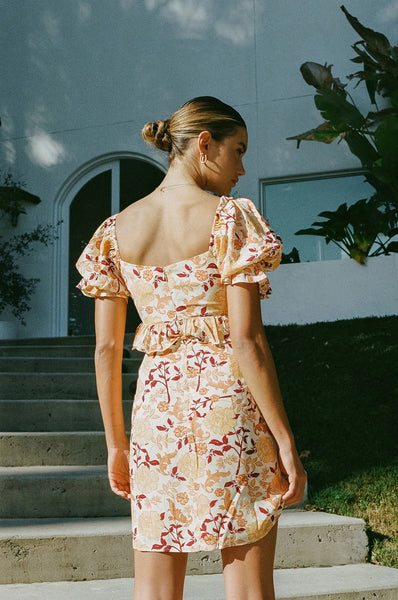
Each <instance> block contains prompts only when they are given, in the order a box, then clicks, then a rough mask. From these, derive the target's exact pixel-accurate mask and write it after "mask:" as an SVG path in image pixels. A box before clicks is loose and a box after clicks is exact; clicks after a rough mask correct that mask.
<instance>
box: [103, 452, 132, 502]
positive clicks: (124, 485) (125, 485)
mask: <svg viewBox="0 0 398 600" xmlns="http://www.w3.org/2000/svg"><path fill="white" fill-rule="evenodd" d="M108 478H109V483H110V486H111V490H112V492H114V493H115V494H117V495H118V496H121V497H122V498H125V499H126V500H129V499H130V498H131V494H130V467H129V449H128V448H126V447H121V448H108Z"/></svg>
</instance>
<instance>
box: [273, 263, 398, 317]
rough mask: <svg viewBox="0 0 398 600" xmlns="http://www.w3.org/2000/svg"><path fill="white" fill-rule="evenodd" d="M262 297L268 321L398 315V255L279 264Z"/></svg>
mask: <svg viewBox="0 0 398 600" xmlns="http://www.w3.org/2000/svg"><path fill="white" fill-rule="evenodd" d="M269 279H270V281H271V286H272V290H273V294H272V296H271V297H270V298H269V299H268V300H263V302H262V315H263V322H264V323H265V324H268V325H277V324H280V325H287V324H289V323H298V324H304V323H316V322H318V321H336V320H339V319H352V318H354V317H370V316H377V317H381V316H386V315H397V314H398V255H397V254H395V255H394V254H392V255H390V256H377V257H373V258H369V259H368V261H367V263H366V265H365V266H362V265H359V264H358V263H357V262H355V261H354V260H327V261H322V262H307V263H296V264H287V265H280V266H279V267H278V269H277V270H276V271H275V272H273V273H270V276H269Z"/></svg>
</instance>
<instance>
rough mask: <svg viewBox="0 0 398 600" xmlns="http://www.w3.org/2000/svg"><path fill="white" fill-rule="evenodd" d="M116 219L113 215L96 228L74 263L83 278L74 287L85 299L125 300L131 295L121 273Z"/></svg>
mask: <svg viewBox="0 0 398 600" xmlns="http://www.w3.org/2000/svg"><path fill="white" fill-rule="evenodd" d="M115 220H116V217H115V216H113V217H109V219H107V220H106V221H104V222H103V223H102V224H101V225H100V226H99V227H98V229H97V230H96V231H95V233H94V235H93V237H92V238H91V240H90V241H89V243H88V244H87V246H86V247H85V249H84V250H83V252H82V254H81V255H80V257H79V259H78V261H77V263H76V268H77V270H78V271H79V273H80V275H81V276H82V279H81V281H80V282H79V283H78V285H77V286H76V287H77V288H79V290H81V292H82V293H83V294H84V295H85V296H90V297H91V298H106V297H110V296H111V297H112V296H117V297H121V298H126V300H127V299H128V297H129V295H130V294H129V292H128V289H127V287H126V284H125V282H124V279H123V277H122V275H121V273H120V256H119V250H118V246H117V240H116V233H115Z"/></svg>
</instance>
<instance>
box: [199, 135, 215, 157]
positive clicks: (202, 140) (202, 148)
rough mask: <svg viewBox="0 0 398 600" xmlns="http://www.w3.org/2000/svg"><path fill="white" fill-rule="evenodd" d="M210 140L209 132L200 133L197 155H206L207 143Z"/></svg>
mask: <svg viewBox="0 0 398 600" xmlns="http://www.w3.org/2000/svg"><path fill="white" fill-rule="evenodd" d="M211 140H212V137H211V133H210V131H201V132H200V134H199V135H198V150H199V154H207V153H208V150H209V143H210V141H211Z"/></svg>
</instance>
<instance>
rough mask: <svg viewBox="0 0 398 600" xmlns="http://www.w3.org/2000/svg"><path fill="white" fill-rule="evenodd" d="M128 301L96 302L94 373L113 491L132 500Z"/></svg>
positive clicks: (99, 299)
mask: <svg viewBox="0 0 398 600" xmlns="http://www.w3.org/2000/svg"><path fill="white" fill-rule="evenodd" d="M126 311H127V302H126V300H125V299H124V298H116V297H110V298H97V299H96V300H95V334H96V347H95V373H96V381H97V391H98V398H99V402H100V407H101V414H102V420H103V423H104V429H105V437H106V445H107V449H108V477H109V483H110V486H111V489H112V491H113V492H114V493H115V494H117V495H118V496H122V497H123V498H126V499H128V498H129V497H130V475H129V460H128V456H129V440H128V437H127V435H126V428H125V423H124V417H123V402H122V360H123V343H124V333H125V325H126Z"/></svg>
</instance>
